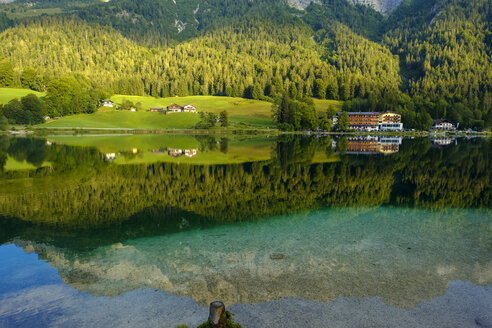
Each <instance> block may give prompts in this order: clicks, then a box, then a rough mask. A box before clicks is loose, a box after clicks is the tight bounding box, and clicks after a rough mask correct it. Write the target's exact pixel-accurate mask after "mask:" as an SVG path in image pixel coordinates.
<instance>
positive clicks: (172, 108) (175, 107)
mask: <svg viewBox="0 0 492 328" xmlns="http://www.w3.org/2000/svg"><path fill="white" fill-rule="evenodd" d="M167 111H168V112H171V113H176V112H181V111H183V108H182V107H181V106H180V105H177V104H172V105H169V106H167Z"/></svg>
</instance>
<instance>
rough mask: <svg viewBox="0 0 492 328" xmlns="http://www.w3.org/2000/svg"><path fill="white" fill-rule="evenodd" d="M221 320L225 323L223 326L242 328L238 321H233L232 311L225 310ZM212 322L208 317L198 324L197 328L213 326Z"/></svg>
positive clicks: (225, 327) (211, 327)
mask: <svg viewBox="0 0 492 328" xmlns="http://www.w3.org/2000/svg"><path fill="white" fill-rule="evenodd" d="M222 320H223V322H224V323H225V325H224V328H242V326H241V325H240V324H238V323H235V322H234V319H233V318H232V313H231V312H229V311H225V312H224V313H223V316H222ZM213 327H214V324H213V322H212V321H211V320H210V319H209V320H207V321H205V322H204V323H202V324H201V325H199V326H198V327H197V328H213Z"/></svg>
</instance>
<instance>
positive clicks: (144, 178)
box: [0, 137, 492, 227]
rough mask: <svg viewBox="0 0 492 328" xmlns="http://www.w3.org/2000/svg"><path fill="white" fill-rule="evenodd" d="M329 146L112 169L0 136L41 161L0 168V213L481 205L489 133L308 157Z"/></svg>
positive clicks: (56, 218)
mask: <svg viewBox="0 0 492 328" xmlns="http://www.w3.org/2000/svg"><path fill="white" fill-rule="evenodd" d="M207 143H208V144H209V145H213V144H214V141H213V140H207ZM215 144H216V143H215ZM343 144H347V141H346V140H345V141H344V138H341V139H340V140H338V142H337V148H340V147H341V146H339V145H343ZM331 145H332V142H331V139H330V138H308V137H290V138H281V139H279V140H278V141H277V142H276V147H275V149H274V150H273V152H274V153H273V156H272V160H270V161H264V162H254V163H245V164H231V165H191V164H174V163H155V164H138V165H136V164H135V165H124V166H118V165H112V164H111V163H109V162H108V161H106V160H105V156H104V154H101V153H99V152H98V151H97V150H96V149H95V148H84V147H69V146H64V145H57V144H52V145H48V144H47V143H46V142H45V141H44V140H42V139H29V138H22V139H9V138H1V139H0V164H1V163H5V161H6V157H7V154H8V155H9V156H10V157H13V158H15V159H16V160H19V161H24V160H27V161H28V162H29V163H32V164H33V165H35V166H40V165H41V163H43V162H46V161H48V162H50V163H51V166H50V167H45V168H39V169H37V170H25V171H6V172H4V173H3V174H2V180H1V183H0V213H1V214H2V215H3V216H14V217H17V218H20V219H23V220H28V221H33V222H44V223H52V224H57V225H68V226H76V227H85V226H99V225H104V224H108V223H112V222H120V221H124V220H127V219H128V218H130V217H132V216H133V217H138V216H139V215H140V214H141V215H142V216H144V213H145V216H157V217H165V216H166V214H165V213H167V211H168V210H170V209H177V210H180V211H186V212H189V213H194V214H196V215H199V216H202V217H205V218H208V220H213V221H219V222H221V221H236V220H242V219H247V218H259V217H265V216H270V215H275V214H283V213H291V212H295V211H297V210H299V209H304V208H313V207H325V206H329V207H345V206H380V205H397V206H418V207H426V208H442V207H490V205H491V175H492V173H491V170H490V167H492V165H491V164H492V163H491V159H490V154H491V142H490V141H489V140H478V139H476V140H471V141H462V142H459V143H458V144H453V145H450V146H448V147H446V148H445V149H443V148H435V147H431V143H430V141H429V140H428V139H416V140H404V141H403V143H402V145H400V147H399V148H400V152H399V153H397V154H393V155H392V156H342V159H341V161H340V162H338V163H329V164H312V163H311V160H312V158H313V156H314V154H315V153H316V152H317V151H318V152H319V151H320V150H323V151H324V152H326V153H327V156H329V155H330V154H331V153H332V152H333V150H332V148H331ZM340 153H343V149H341V150H340Z"/></svg>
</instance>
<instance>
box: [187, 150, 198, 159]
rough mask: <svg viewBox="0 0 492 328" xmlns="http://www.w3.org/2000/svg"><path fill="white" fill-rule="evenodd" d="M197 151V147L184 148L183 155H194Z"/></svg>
mask: <svg viewBox="0 0 492 328" xmlns="http://www.w3.org/2000/svg"><path fill="white" fill-rule="evenodd" d="M197 152H198V149H185V151H184V155H185V156H186V157H193V156H196V153H197Z"/></svg>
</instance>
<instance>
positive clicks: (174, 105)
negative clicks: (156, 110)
mask: <svg viewBox="0 0 492 328" xmlns="http://www.w3.org/2000/svg"><path fill="white" fill-rule="evenodd" d="M167 107H168V108H169V107H179V108H181V106H180V105H178V104H171V105H169V106H167Z"/></svg>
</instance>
